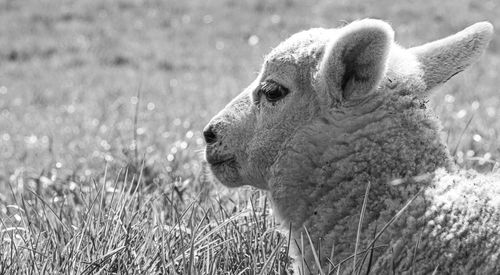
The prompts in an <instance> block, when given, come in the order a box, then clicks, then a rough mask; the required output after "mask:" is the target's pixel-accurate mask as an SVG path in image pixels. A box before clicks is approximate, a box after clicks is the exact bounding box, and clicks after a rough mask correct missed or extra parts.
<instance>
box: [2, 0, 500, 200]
mask: <svg viewBox="0 0 500 275" xmlns="http://www.w3.org/2000/svg"><path fill="white" fill-rule="evenodd" d="M365 17H372V18H380V19H384V20H386V21H388V22H390V23H391V25H392V26H393V28H394V29H395V32H396V40H397V41H398V42H399V43H400V44H401V45H403V46H405V47H410V46H415V45H419V44H422V43H424V42H428V41H432V40H435V39H439V38H442V37H444V36H447V35H450V34H453V33H455V32H457V31H459V30H461V29H463V28H465V27H467V26H469V25H471V24H473V23H475V22H478V21H484V20H487V21H490V22H491V23H492V24H493V25H495V26H496V28H497V35H496V36H495V38H494V39H493V41H492V42H491V44H490V47H489V49H488V51H487V53H486V54H485V56H484V57H483V58H482V59H481V61H480V62H479V63H478V64H476V65H474V66H473V67H472V68H471V69H469V70H468V71H466V72H465V73H462V74H461V75H459V76H457V77H455V78H453V79H452V80H451V81H450V82H449V83H448V84H447V85H445V86H444V87H443V89H442V90H441V91H439V92H437V93H435V95H434V97H433V99H432V103H433V106H434V107H433V108H434V109H435V110H436V112H437V113H438V115H439V116H440V117H441V119H442V121H443V124H444V133H443V135H444V138H445V139H446V140H447V142H448V144H449V147H450V149H451V150H452V152H453V153H454V156H455V157H456V159H457V162H458V163H460V164H461V165H463V166H465V167H471V166H474V167H476V168H479V169H484V170H491V169H493V166H494V165H495V163H496V161H498V159H499V157H500V150H499V144H500V143H499V141H500V137H499V132H500V88H499V86H500V85H499V84H500V83H499V80H498V73H499V68H500V67H499V66H500V35H498V33H500V2H499V1H498V0H484V1H476V0H454V1H451V0H450V1H388V0H370V1H365V0H363V1H361V0H349V1H347V0H345V1H328V0H315V1H298V0H278V1H272V2H271V1H263V0H262V1H261V0H248V1H229V0H211V1H172V0H165V1H159V0H151V1H146V0H142V1H141V0H117V1H90V0H89V1H68V0H36V1H35V0H24V1H7V0H3V1H0V194H1V193H4V192H3V191H2V190H5V188H6V183H9V182H10V183H14V182H16V181H18V180H20V179H23V178H24V179H37V180H38V181H40V179H43V180H45V181H46V182H48V183H49V184H50V183H53V182H56V181H61V182H65V181H68V180H72V181H76V180H79V181H81V180H85V179H86V178H90V177H93V176H96V175H100V174H102V173H103V171H104V170H105V166H106V165H107V166H108V167H109V168H110V169H114V168H113V167H115V168H116V169H117V168H119V167H124V166H127V165H130V166H131V167H132V166H133V167H137V166H139V163H141V162H142V161H144V162H145V166H146V168H147V169H149V170H148V171H149V172H148V173H150V174H151V178H152V181H154V182H156V183H161V182H162V181H164V180H166V179H167V178H170V179H180V180H177V181H176V182H180V184H184V185H189V184H191V183H197V182H199V181H200V176H199V175H200V171H201V170H202V166H201V164H200V159H201V158H202V155H203V154H202V148H203V145H204V142H203V139H202V138H201V133H200V131H201V129H202V128H203V126H204V125H205V124H206V123H207V122H208V121H209V120H210V118H211V117H212V116H213V115H214V114H216V113H217V112H218V111H219V110H220V109H221V108H223V106H224V105H225V104H226V103H228V102H229V100H230V99H231V98H233V97H234V96H235V95H237V94H238V93H239V92H240V91H242V89H243V88H244V87H245V86H246V85H248V84H249V83H250V82H251V81H252V80H253V78H254V77H255V76H256V74H257V72H258V71H259V66H260V64H261V62H262V60H263V56H264V55H265V54H266V53H268V52H269V51H270V50H271V49H272V48H273V47H274V46H276V45H277V44H278V43H279V42H280V41H282V40H284V39H285V38H287V37H288V36H290V35H291V34H293V33H295V32H297V31H300V30H303V29H308V28H311V27H324V28H332V27H338V26H342V25H343V24H345V23H346V22H350V21H353V20H356V19H360V18H365ZM106 163H107V164H106ZM4 194H5V193H4Z"/></svg>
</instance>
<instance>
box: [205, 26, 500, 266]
mask: <svg viewBox="0 0 500 275" xmlns="http://www.w3.org/2000/svg"><path fill="white" fill-rule="evenodd" d="M492 32H493V28H492V26H491V24H489V23H484V22H483V23H477V24H475V25H473V26H471V27H469V28H467V29H465V30H464V31H462V32H459V33H457V34H455V35H452V36H450V37H447V38H445V39H442V40H439V41H436V42H432V43H429V44H425V45H423V46H420V47H416V48H412V49H404V48H402V47H400V46H398V45H397V44H396V43H394V41H393V38H394V34H393V30H392V28H391V27H390V26H389V25H388V24H387V23H385V22H383V21H380V20H373V19H365V20H360V21H356V22H353V23H351V24H348V25H346V26H344V27H342V28H339V29H311V30H308V31H304V32H300V33H298V34H295V35H293V36H292V37H290V38H289V39H287V40H286V41H284V42H283V43H281V44H280V45H279V46H277V47H276V48H275V49H273V51H272V52H271V53H270V54H269V55H268V56H267V57H266V59H265V62H264V65H263V67H262V70H261V72H260V74H259V76H258V77H257V79H256V80H255V81H254V82H253V83H252V84H251V85H250V86H249V87H248V88H247V89H245V91H243V92H242V93H241V94H240V95H239V96H238V97H236V98H235V99H234V100H233V101H232V102H230V103H229V104H228V105H227V106H226V107H225V108H224V109H223V110H222V111H221V112H220V113H219V114H218V115H216V116H215V117H214V118H213V119H212V120H211V122H210V123H209V125H208V127H207V129H209V130H210V131H212V134H213V135H214V136H216V137H217V140H216V142H213V143H211V144H208V145H207V147H206V158H207V161H208V163H209V164H210V167H211V170H212V172H213V174H214V175H215V176H216V177H217V178H218V179H219V180H220V181H221V182H222V183H223V184H225V185H227V186H241V185H253V186H256V187H258V188H262V189H265V190H268V193H269V196H270V198H271V199H272V201H273V208H274V214H275V215H276V216H277V217H278V219H279V220H280V221H281V223H282V226H283V228H285V229H288V227H289V224H291V228H292V232H291V233H292V237H293V238H294V239H296V240H297V242H298V243H300V239H301V236H303V237H304V238H305V239H306V240H307V238H306V237H305V231H304V228H307V231H308V232H309V233H310V236H311V239H312V240H313V244H314V248H315V250H316V251H319V252H320V253H319V258H320V259H319V260H320V262H321V263H322V265H323V267H322V269H323V271H328V269H329V267H330V266H329V262H331V263H333V264H337V263H341V262H342V263H343V264H342V265H341V266H340V268H339V271H340V273H342V274H344V273H345V274H349V273H351V272H352V266H353V263H352V257H351V258H349V257H350V256H352V255H353V253H354V250H355V248H354V246H355V243H356V235H357V227H358V223H359V219H360V212H361V208H362V204H363V199H364V194H365V190H366V186H367V183H368V182H369V183H370V184H371V189H370V192H369V195H368V204H367V209H366V213H365V216H364V219H363V224H362V228H361V229H362V230H361V235H360V241H359V250H358V251H359V252H362V253H361V254H359V255H358V256H357V257H356V259H357V263H356V266H357V267H356V268H358V267H359V266H361V265H362V266H361V267H359V268H360V269H362V270H363V271H366V269H367V268H368V266H369V265H370V268H371V271H372V272H373V273H374V274H387V273H392V272H395V273H396V274H412V273H414V274H428V273H432V272H433V271H435V270H437V271H439V272H442V273H466V274H474V273H477V274H499V273H500V262H499V261H498V256H499V253H500V247H499V246H500V237H499V235H498V232H499V229H500V228H499V226H500V225H499V222H500V220H499V219H500V211H499V210H500V209H499V208H500V179H499V176H498V175H479V174H477V173H475V172H473V171H456V168H455V167H454V164H453V163H452V161H451V159H450V155H449V151H448V149H447V148H446V145H445V144H444V142H443V141H442V140H441V139H440V130H441V129H440V123H439V121H438V120H437V118H436V117H435V115H434V114H433V112H432V110H431V109H430V108H429V107H428V105H427V101H428V99H427V95H428V94H429V93H430V91H432V90H433V89H434V88H435V87H437V86H438V85H440V84H442V83H444V82H446V81H447V80H448V79H449V78H450V77H452V76H453V75H455V74H457V73H458V72H460V71H462V70H464V69H465V68H466V67H467V66H469V65H470V64H471V63H473V62H474V61H475V60H477V59H478V58H479V56H480V55H481V54H482V52H483V51H484V50H485V48H486V46H487V45H488V42H489V40H490V39H491V36H492ZM262 83H277V84H278V85H280V86H282V87H284V88H283V89H282V90H280V91H287V92H288V93H287V94H285V95H283V97H282V98H280V99H279V100H276V101H273V100H269V98H268V97H267V95H265V94H263V91H262V90H261V89H260V87H261V86H262ZM206 131H208V130H206ZM422 175H428V176H425V177H423V178H422ZM416 176H418V177H419V180H415V177H416ZM396 183H397V184H396ZM417 194H418V196H417V197H416V198H415V200H414V201H413V202H412V203H411V204H410V205H409V207H408V208H407V209H406V210H405V211H404V212H403V214H402V215H401V216H400V217H399V218H398V219H397V220H396V221H395V222H394V223H393V224H392V225H390V226H389V227H388V228H387V230H385V231H384V233H383V234H381V235H380V236H379V238H378V239H377V241H376V242H375V244H374V249H373V250H367V252H368V254H367V252H366V251H365V249H367V248H368V245H369V244H370V243H371V242H372V240H373V238H374V236H375V235H376V234H377V232H379V231H380V230H381V229H382V228H383V227H384V225H386V224H387V223H388V222H389V221H390V220H391V218H393V217H394V216H395V215H396V213H398V211H400V210H401V209H402V208H403V207H404V205H405V204H406V203H407V202H408V201H409V200H410V199H412V198H414V197H415V196H416V195H417ZM304 244H305V247H303V248H302V249H303V251H302V252H300V251H299V249H298V248H297V247H296V246H295V245H294V244H293V242H292V245H291V255H292V256H293V257H294V258H295V272H297V273H294V274H299V273H298V272H299V269H300V266H301V264H302V261H304V262H305V263H306V266H307V267H308V268H305V271H306V273H308V272H309V271H310V272H311V273H314V274H317V273H318V270H316V264H315V260H314V256H313V252H312V247H311V246H310V244H309V242H308V241H305V242H304ZM333 246H334V256H333V258H329V257H330V251H331V250H332V247H333ZM371 251H373V254H372V255H371V259H367V258H369V257H368V255H369V253H370V252H371ZM302 254H303V255H304V259H302V258H301V255H302ZM344 259H350V260H347V261H343V260H344ZM369 262H371V264H369Z"/></svg>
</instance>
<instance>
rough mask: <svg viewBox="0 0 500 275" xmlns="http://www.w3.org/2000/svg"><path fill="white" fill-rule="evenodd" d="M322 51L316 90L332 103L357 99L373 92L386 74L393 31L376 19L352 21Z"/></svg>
mask: <svg viewBox="0 0 500 275" xmlns="http://www.w3.org/2000/svg"><path fill="white" fill-rule="evenodd" d="M339 32H340V33H339V35H338V36H337V37H332V41H330V42H329V43H328V44H327V45H326V48H325V53H324V55H323V59H322V60H321V64H320V67H319V72H318V78H317V81H318V84H319V87H318V88H319V89H320V90H322V92H323V93H328V94H329V96H328V97H329V98H331V99H332V101H336V102H342V101H345V100H349V99H351V98H357V97H359V96H363V95H364V94H367V93H369V92H370V91H372V90H373V89H375V88H376V87H377V86H378V84H379V83H380V81H381V79H382V77H383V76H384V74H385V71H386V67H387V59H388V54H389V50H390V48H391V45H392V43H393V40H394V31H393V30H392V28H391V27H390V26H389V24H387V23H385V22H384V21H380V20H375V19H364V20H360V21H355V22H353V23H351V24H349V25H347V26H345V27H343V28H341V29H340V30H339Z"/></svg>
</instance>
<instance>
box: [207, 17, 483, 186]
mask: <svg viewBox="0 0 500 275" xmlns="http://www.w3.org/2000/svg"><path fill="white" fill-rule="evenodd" d="M491 33H492V26H491V25H490V24H489V23H478V24H475V25H473V26H471V27H469V28H467V29H465V30H464V31H462V32H460V33H457V34H455V35H453V36H450V37H448V38H445V39H442V40H439V41H435V42H432V43H429V44H426V45H423V46H420V47H416V48H411V49H403V48H401V47H399V46H398V45H396V44H395V43H394V33H393V30H392V28H391V27H390V26H389V25H388V24H387V23H385V22H383V21H380V20H373V19H365V20H360V21H356V22H353V23H351V24H348V25H346V26H344V27H342V28H338V29H311V30H308V31H303V32H300V33H297V34H295V35H293V36H292V37H290V38H289V39H287V40H286V41H284V42H282V43H281V44H280V45H279V46H278V47H276V48H275V49H274V50H273V51H272V52H271V53H270V54H269V55H268V56H267V57H266V58H265V62H264V64H263V66H262V69H261V71H260V73H259V75H258V76H257V78H256V79H255V80H254V81H253V83H252V84H250V86H248V87H247V88H246V89H245V90H244V91H243V92H242V93H241V94H240V95H239V96H237V97H236V98H235V99H234V100H233V101H231V102H230V103H229V104H228V105H227V106H226V107H225V108H224V109H223V110H222V111H221V112H220V113H219V114H217V115H216V116H215V117H214V118H213V119H212V120H211V121H210V123H209V124H208V125H207V127H206V128H205V130H204V136H205V139H206V143H207V147H206V159H207V161H208V163H209V164H210V167H211V170H212V171H213V173H214V174H215V176H216V177H217V178H218V179H219V180H220V181H221V182H222V183H223V184H225V185H228V186H240V185H253V186H256V187H259V188H263V189H268V188H269V187H268V180H269V177H270V167H272V165H273V163H274V162H275V161H276V159H277V157H278V154H279V152H280V151H281V150H283V148H284V147H285V146H286V144H287V143H288V142H289V140H290V139H291V138H292V137H294V136H295V134H296V133H297V132H298V131H300V130H301V129H303V128H304V127H307V126H308V125H311V124H312V123H314V121H321V120H325V119H326V118H328V119H330V120H331V119H333V120H334V121H335V120H336V119H337V120H338V121H339V125H349V127H351V128H356V127H358V126H359V127H360V125H362V124H363V123H362V122H360V121H362V120H363V119H364V118H369V117H373V115H371V113H375V112H376V111H377V110H379V111H380V110H381V109H383V110H384V111H385V112H400V113H402V112H404V111H405V108H407V105H408V102H407V101H405V102H401V103H400V106H397V104H399V103H397V102H398V100H394V99H395V98H396V97H410V98H414V100H419V99H420V100H421V101H422V102H425V97H426V96H427V94H428V91H430V90H431V89H433V88H434V87H436V86H438V85H439V84H441V83H444V82H446V81H447V80H448V79H449V78H450V77H452V76H453V75H455V74H457V73H458V72H460V71H462V70H463V69H464V68H465V67H467V66H468V65H469V64H471V63H472V62H473V61H475V60H476V59H477V58H478V57H479V56H480V54H481V53H482V52H483V50H484V48H485V47H486V45H487V44H488V42H489V39H490V36H491ZM411 100H413V99H410V101H411ZM387 101H391V102H393V103H391V104H393V105H394V104H396V106H392V107H388V106H386V104H385V103H384V102H387ZM394 102H396V103H394ZM405 104H406V105H405ZM429 112H430V111H429ZM349 121H350V122H349ZM345 122H349V123H345ZM339 125H337V126H338V127H342V126H339ZM332 134H333V135H335V134H336V132H335V131H334V132H333V133H332ZM339 134H340V133H339ZM344 134H345V133H344Z"/></svg>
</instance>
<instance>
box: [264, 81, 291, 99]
mask: <svg viewBox="0 0 500 275" xmlns="http://www.w3.org/2000/svg"><path fill="white" fill-rule="evenodd" d="M288 93H290V91H289V90H288V89H287V88H285V87H283V86H282V85H280V84H278V83H276V82H274V81H266V82H262V83H261V84H260V87H259V90H258V92H257V101H260V98H261V96H262V95H264V96H265V97H266V100H267V101H268V102H270V103H273V104H274V103H276V102H277V101H279V100H281V99H283V98H284V97H285V96H286V95H288Z"/></svg>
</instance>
